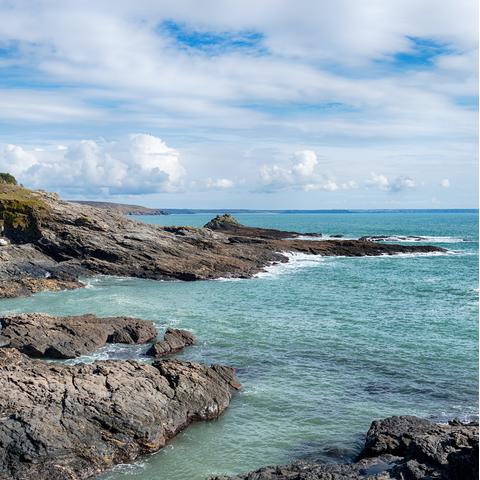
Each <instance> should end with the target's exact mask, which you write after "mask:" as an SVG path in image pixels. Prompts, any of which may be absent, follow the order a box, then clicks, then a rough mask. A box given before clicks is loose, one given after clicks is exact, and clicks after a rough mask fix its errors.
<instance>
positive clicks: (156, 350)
mask: <svg viewBox="0 0 480 480" xmlns="http://www.w3.org/2000/svg"><path fill="white" fill-rule="evenodd" d="M194 344H195V337H194V336H193V334H191V333H190V332H188V331H187V330H179V329H176V328H167V331H166V332H165V335H164V336H163V340H160V341H159V342H157V343H155V344H153V345H152V346H151V348H150V349H149V350H148V351H147V355H149V356H151V357H156V358H158V357H163V356H164V355H170V354H172V353H176V352H179V351H180V350H183V349H184V348H185V347H188V346H189V345H194Z"/></svg>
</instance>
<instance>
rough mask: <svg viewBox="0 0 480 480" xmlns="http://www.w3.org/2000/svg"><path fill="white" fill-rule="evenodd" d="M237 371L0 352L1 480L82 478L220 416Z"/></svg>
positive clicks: (183, 364) (172, 363)
mask: <svg viewBox="0 0 480 480" xmlns="http://www.w3.org/2000/svg"><path fill="white" fill-rule="evenodd" d="M232 387H238V382H237V380H236V378H235V374H234V371H233V369H231V368H228V367H223V366H219V365H213V366H210V367H208V366H204V365H199V364H195V363H190V362H181V361H176V360H171V361H163V362H155V363H153V364H152V365H149V364H146V363H141V362H136V361H111V360H110V361H100V362H96V363H93V364H78V365H73V366H67V365H58V364H56V365H55V364H51V363H45V362H42V361H40V360H32V359H30V358H28V357H27V356H25V355H23V354H21V353H20V352H19V351H18V350H15V349H0V479H2V480H6V479H9V480H10V479H13V480H17V479H18V480H20V479H22V480H23V479H26V478H35V479H36V480H47V479H48V480H67V479H68V480H83V479H86V478H90V477H92V476H94V475H96V474H98V473H100V472H102V471H103V470H105V469H107V468H109V467H111V466H113V465H115V464H117V463H124V462H131V461H133V460H135V459H136V458H137V457H139V456H140V455H143V454H146V453H151V452H155V451H157V450H158V449H160V448H162V447H163V446H164V445H165V443H166V442H167V441H168V440H169V439H170V438H172V437H173V436H174V435H176V434H177V433H178V432H179V431H180V430H182V429H183V428H185V427H186V426H187V425H189V423H191V422H193V421H197V420H211V419H214V418H216V417H218V416H219V415H220V414H221V413H222V412H223V411H224V410H225V408H226V407H227V406H228V404H229V402H230V399H231V395H232V392H231V388H232Z"/></svg>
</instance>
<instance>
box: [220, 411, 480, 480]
mask: <svg viewBox="0 0 480 480" xmlns="http://www.w3.org/2000/svg"><path fill="white" fill-rule="evenodd" d="M476 478H478V423H476V424H464V423H461V422H458V421H453V422H450V423H449V424H448V425H443V424H442V425H437V424H435V423H432V422H430V421H428V420H424V419H421V418H418V417H412V416H399V417H390V418H386V419H385V420H379V421H375V422H373V423H372V425H371V427H370V429H369V431H368V433H367V438H366V441H365V447H364V449H363V450H362V452H361V454H360V456H359V459H358V461H357V462H354V463H349V464H305V463H298V464H294V465H287V466H284V467H266V468H262V469H260V470H257V471H256V472H251V473H247V474H243V475H237V476H233V477H214V478H212V479H211V480H360V479H362V480H374V479H375V480H392V479H397V480H407V479H408V480H420V479H430V480H434V479H438V480H463V479H464V480H467V479H476Z"/></svg>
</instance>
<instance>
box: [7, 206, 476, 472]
mask: <svg viewBox="0 0 480 480" xmlns="http://www.w3.org/2000/svg"><path fill="white" fill-rule="evenodd" d="M139 218H140V219H142V220H143V221H148V222H155V223H161V224H165V225H174V224H175V225H179V224H183V225H192V226H200V225H203V224H204V223H206V222H207V221H208V220H209V219H210V218H211V215H208V214H206V215H202V214H198V215H170V216H162V217H139ZM238 218H239V220H240V221H241V222H242V223H245V224H248V225H252V226H264V227H272V228H280V229H285V230H296V231H300V232H322V233H324V234H326V235H333V234H343V235H345V236H346V237H347V238H356V237H359V236H362V235H397V236H398V235H417V236H418V235H420V236H425V237H427V238H426V241H427V243H435V244H436V245H440V246H444V247H445V248H447V249H449V252H448V253H447V254H442V255H423V256H420V255H418V256H415V255H405V256H398V257H370V258H369V257H365V258H321V257H311V256H310V257H309V256H305V255H297V256H293V257H292V258H291V261H290V262H289V263H288V264H284V265H280V266H275V267H272V268H269V269H268V271H267V272H266V273H265V274H262V275H260V276H259V277H258V278H254V279H250V280H236V281H203V282H194V283H183V282H154V281H147V280H138V279H118V278H106V277H104V278H97V279H90V280H89V288H86V289H82V290H76V291H71V292H61V293H42V294H37V295H35V296H33V297H31V298H27V299H13V300H2V301H1V302H0V308H1V309H2V311H6V310H8V311H45V312H50V313H53V314H79V313H85V312H90V311H92V312H94V313H97V314H99V315H114V314H125V315H135V316H138V317H142V318H147V319H152V320H154V321H155V322H156V323H157V324H158V327H159V329H160V330H161V331H162V330H163V328H164V327H166V326H167V325H168V326H170V325H171V326H176V327H180V328H187V329H190V330H192V331H193V332H194V333H195V335H196V336H197V338H198V340H199V341H198V345H197V346H195V347H192V348H189V349H187V350H185V352H184V353H182V354H180V355H179V356H180V357H182V358H187V359H193V360H196V361H201V362H207V363H208V362H219V363H224V364H228V365H232V366H235V367H237V368H238V376H239V378H240V380H241V382H242V384H243V389H242V391H241V392H240V393H238V394H236V395H235V397H234V399H233V401H232V404H231V406H230V408H229V409H228V411H227V412H226V414H225V415H223V416H222V417H221V418H220V419H219V420H218V421H214V422H210V423H201V424H196V425H193V426H191V427H189V428H188V429H187V430H186V431H185V432H183V433H182V434H180V435H179V436H178V437H176V438H175V439H174V440H173V441H172V442H171V443H170V444H169V446H167V447H166V448H165V449H163V450H162V451H161V452H159V453H158V454H155V455H152V456H150V457H148V458H147V459H143V460H142V461H141V462H139V463H137V464H135V465H133V466H124V467H119V468H116V469H115V470H114V472H111V473H108V474H107V475H106V476H105V478H108V479H115V480H120V479H127V478H135V479H137V480H147V479H148V480H153V479H160V478H161V479H162V480H186V479H189V480H197V479H198V480H200V479H205V478H206V477H207V476H208V475H211V474H214V473H235V472H241V471H247V470H251V469H254V468H257V467H259V466H262V465H266V464H279V463H288V462H290V461H292V460H297V459H299V458H315V459H316V458H321V459H328V460H332V461H338V460H340V459H341V458H342V457H349V456H351V455H353V454H354V453H355V452H356V451H357V449H358V448H359V445H360V443H361V441H362V434H363V433H365V432H366V430H367V429H368V426H369V424H370V422H371V420H372V419H375V418H380V417H384V416H387V415H392V414H414V415H420V416H424V417H429V418H434V419H437V420H445V419H448V418H452V417H455V416H460V417H465V416H467V417H468V416H471V415H475V414H476V413H477V411H478V401H477V393H478V374H477V365H478V348H477V345H478V333H477V319H478V223H477V213H475V212H463V213H460V212H457V213H438V212H417V213H412V212H408V213H405V212H404V213H392V212H384V213H368V212H367V213H356V214H346V213H331V214H239V215H238ZM142 349H143V347H142V348H140V347H109V348H106V349H103V350H102V351H100V352H98V353H97V354H95V355H94V356H93V357H89V358H85V359H83V360H87V361H89V360H92V359H93V358H109V357H113V358H118V357H120V358H121V357H127V356H132V355H133V356H137V357H139V358H141V353H142Z"/></svg>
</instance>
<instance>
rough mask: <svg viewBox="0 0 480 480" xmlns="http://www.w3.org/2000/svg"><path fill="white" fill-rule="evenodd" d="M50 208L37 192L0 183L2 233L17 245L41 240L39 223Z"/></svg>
mask: <svg viewBox="0 0 480 480" xmlns="http://www.w3.org/2000/svg"><path fill="white" fill-rule="evenodd" d="M47 212H48V206H47V204H46V203H45V202H44V201H43V200H42V199H41V198H40V196H39V195H37V194H35V192H33V191H31V190H28V189H27V188H24V187H21V186H18V185H15V184H12V183H0V231H1V234H2V235H3V236H5V237H7V238H9V239H10V240H11V241H12V242H15V243H28V242H31V241H35V240H37V239H38V238H39V236H40V232H39V222H40V221H41V219H42V218H43V217H44V216H45V215H46V214H47Z"/></svg>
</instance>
